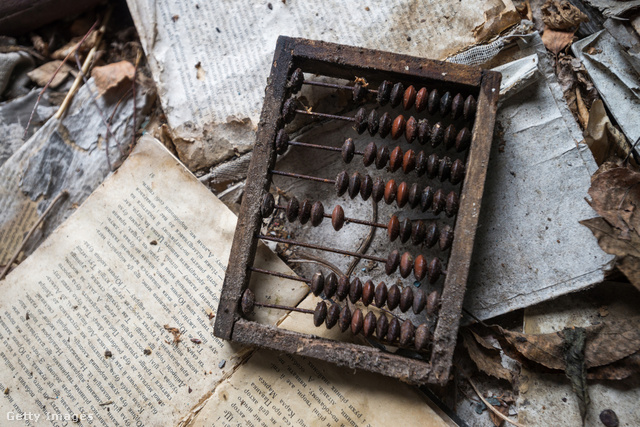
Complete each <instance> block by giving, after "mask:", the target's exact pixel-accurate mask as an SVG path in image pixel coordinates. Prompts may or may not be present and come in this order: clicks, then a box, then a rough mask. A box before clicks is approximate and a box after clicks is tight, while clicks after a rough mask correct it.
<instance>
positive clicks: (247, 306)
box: [240, 289, 256, 316]
mask: <svg viewBox="0 0 640 427" xmlns="http://www.w3.org/2000/svg"><path fill="white" fill-rule="evenodd" d="M255 303H256V296H255V295H254V294H253V292H252V291H251V289H247V290H245V291H244V293H243V294H242V300H241V301H240V310H242V314H244V315H245V316H248V315H249V314H251V313H253V307H254V306H255Z"/></svg>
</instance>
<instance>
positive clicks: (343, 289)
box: [336, 276, 351, 301]
mask: <svg viewBox="0 0 640 427" xmlns="http://www.w3.org/2000/svg"><path fill="white" fill-rule="evenodd" d="M350 288H351V283H349V278H348V277H347V276H340V278H339V279H338V289H337V290H336V297H338V300H339V301H343V300H344V299H345V298H346V297H347V295H349V290H350Z"/></svg>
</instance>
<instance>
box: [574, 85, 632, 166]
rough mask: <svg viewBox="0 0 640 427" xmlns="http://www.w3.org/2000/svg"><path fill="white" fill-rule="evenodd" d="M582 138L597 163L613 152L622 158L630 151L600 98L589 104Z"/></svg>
mask: <svg viewBox="0 0 640 427" xmlns="http://www.w3.org/2000/svg"><path fill="white" fill-rule="evenodd" d="M578 78H579V79H580V74H578ZM584 140H585V142H586V144H587V146H588V147H589V149H590V150H591V153H592V154H593V157H594V159H595V161H596V163H597V164H598V165H601V164H602V163H604V162H605V161H606V160H607V159H609V158H610V157H611V156H613V155H614V154H617V155H618V156H619V157H620V158H624V157H627V155H628V154H629V152H630V148H629V144H628V143H627V138H626V136H624V134H623V133H622V132H620V131H619V130H618V129H616V128H615V127H614V126H613V124H612V123H611V120H610V119H609V116H607V111H606V110H605V108H604V104H603V103H602V100H601V99H597V100H595V101H593V104H592V105H591V110H590V111H589V121H588V123H587V127H586V129H585V137H584Z"/></svg>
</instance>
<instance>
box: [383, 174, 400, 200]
mask: <svg viewBox="0 0 640 427" xmlns="http://www.w3.org/2000/svg"><path fill="white" fill-rule="evenodd" d="M397 192H398V186H397V185H396V182H395V181H394V180H393V179H390V180H389V182H387V185H385V187H384V201H385V203H386V204H388V205H390V204H391V203H393V201H394V200H395V199H396V193H397Z"/></svg>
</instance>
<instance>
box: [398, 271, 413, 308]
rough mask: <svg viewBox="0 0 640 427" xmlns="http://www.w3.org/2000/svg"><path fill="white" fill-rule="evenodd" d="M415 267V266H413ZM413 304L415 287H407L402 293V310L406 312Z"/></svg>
mask: <svg viewBox="0 0 640 427" xmlns="http://www.w3.org/2000/svg"><path fill="white" fill-rule="evenodd" d="M412 267H413V266H412ZM412 305H413V289H411V288H410V287H408V286H407V287H406V288H404V289H403V290H402V293H401V294H400V311H401V312H403V313H406V312H407V310H409V309H410V308H411V306H412Z"/></svg>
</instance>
